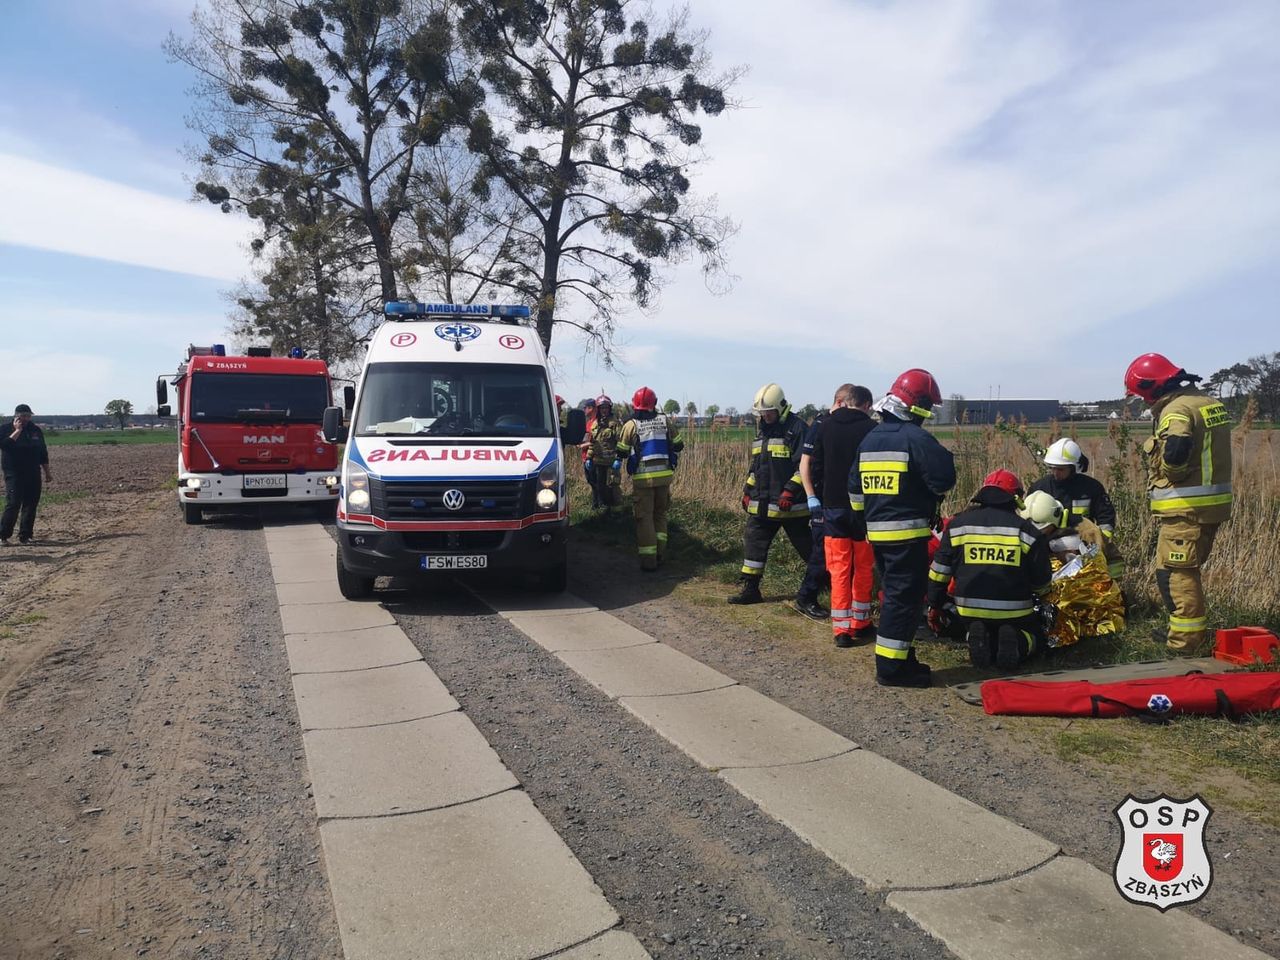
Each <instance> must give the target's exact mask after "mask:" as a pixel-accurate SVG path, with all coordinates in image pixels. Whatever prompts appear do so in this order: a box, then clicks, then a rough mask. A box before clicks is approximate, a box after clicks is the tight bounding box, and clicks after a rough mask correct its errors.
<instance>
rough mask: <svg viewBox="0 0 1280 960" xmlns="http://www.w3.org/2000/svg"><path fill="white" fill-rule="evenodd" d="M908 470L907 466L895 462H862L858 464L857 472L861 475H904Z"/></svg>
mask: <svg viewBox="0 0 1280 960" xmlns="http://www.w3.org/2000/svg"><path fill="white" fill-rule="evenodd" d="M909 469H910V467H909V466H908V465H907V464H905V463H899V462H898V461H897V460H863V461H862V462H861V463H859V464H858V470H859V471H861V472H863V473H876V472H877V471H879V472H883V473H906V472H907V471H908V470H909Z"/></svg>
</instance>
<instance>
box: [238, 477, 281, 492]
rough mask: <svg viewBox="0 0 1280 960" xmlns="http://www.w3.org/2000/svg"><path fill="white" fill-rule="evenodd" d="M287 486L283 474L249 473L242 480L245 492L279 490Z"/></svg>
mask: <svg viewBox="0 0 1280 960" xmlns="http://www.w3.org/2000/svg"><path fill="white" fill-rule="evenodd" d="M287 484H288V481H287V480H286V479H285V475H284V474H283V473H251V474H248V475H246V476H245V478H244V488H245V489H246V490H279V489H280V488H282V487H284V486H286V485H287Z"/></svg>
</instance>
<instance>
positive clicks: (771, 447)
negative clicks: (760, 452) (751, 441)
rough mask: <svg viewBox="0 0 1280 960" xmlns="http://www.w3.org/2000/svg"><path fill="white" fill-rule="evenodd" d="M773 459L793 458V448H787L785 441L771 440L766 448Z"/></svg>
mask: <svg viewBox="0 0 1280 960" xmlns="http://www.w3.org/2000/svg"><path fill="white" fill-rule="evenodd" d="M765 449H767V450H768V451H769V456H771V457H789V456H791V448H790V447H788V446H787V441H785V440H770V441H769V443H768V445H767V446H766V448H765Z"/></svg>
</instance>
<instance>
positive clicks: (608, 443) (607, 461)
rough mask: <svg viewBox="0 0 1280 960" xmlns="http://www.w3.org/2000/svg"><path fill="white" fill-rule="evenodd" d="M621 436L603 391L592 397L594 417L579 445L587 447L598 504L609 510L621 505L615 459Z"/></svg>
mask: <svg viewBox="0 0 1280 960" xmlns="http://www.w3.org/2000/svg"><path fill="white" fill-rule="evenodd" d="M621 437H622V422H621V421H620V420H618V418H617V417H616V416H614V414H613V401H612V400H611V399H609V397H607V396H605V395H603V394H602V395H601V396H598V397H596V419H595V422H594V423H593V424H592V425H591V429H590V430H589V431H588V432H587V439H586V441H585V442H584V443H583V447H585V448H586V450H587V462H586V469H587V472H588V473H589V474H590V475H591V476H592V477H594V479H595V483H594V488H595V491H596V495H597V496H598V497H599V500H600V505H601V506H603V507H604V508H605V509H607V510H608V511H609V512H610V513H612V512H613V510H614V508H615V507H620V506H622V470H621V462H620V461H619V458H618V440H619V439H621ZM615 464H616V466H615Z"/></svg>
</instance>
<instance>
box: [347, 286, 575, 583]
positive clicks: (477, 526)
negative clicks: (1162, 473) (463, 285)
mask: <svg viewBox="0 0 1280 960" xmlns="http://www.w3.org/2000/svg"><path fill="white" fill-rule="evenodd" d="M385 313H386V315H387V318H388V319H387V321H386V322H385V323H383V325H382V326H381V327H380V328H379V329H378V331H377V332H376V333H375V334H374V336H373V339H372V340H371V342H370V344H369V351H368V354H367V355H366V357H365V361H364V369H363V371H362V372H361V375H360V382H359V384H358V386H357V388H356V395H355V404H354V407H353V409H352V410H351V413H350V417H349V422H348V423H346V424H345V425H344V424H343V418H342V415H343V411H342V410H341V409H340V408H338V407H330V408H328V409H327V410H326V411H325V418H324V430H323V432H324V435H325V437H326V438H327V439H331V440H333V441H334V442H342V441H343V440H345V441H346V453H345V456H344V458H343V461H342V465H341V473H340V485H339V493H338V509H337V534H338V552H337V572H338V587H339V590H340V591H341V593H342V595H343V596H344V597H346V598H347V599H349V600H354V599H359V598H361V597H366V596H368V595H369V594H370V593H371V591H372V590H373V585H374V579H375V578H376V577H379V576H398V575H406V574H412V573H420V572H425V573H435V572H450V571H452V572H457V571H472V570H496V571H499V572H502V573H510V574H512V575H514V576H516V577H519V578H521V579H523V578H525V576H526V575H527V576H528V578H529V579H531V580H533V581H535V582H536V583H537V584H538V585H540V586H541V587H542V588H544V589H546V590H549V591H557V592H558V591H562V590H564V588H565V585H566V578H567V552H566V534H567V530H568V525H569V507H568V497H567V494H566V490H565V458H566V453H565V450H566V448H570V451H571V456H572V457H573V460H574V462H576V450H573V448H575V447H576V446H577V445H578V444H579V443H581V442H582V438H583V434H584V432H585V421H584V415H583V413H582V411H581V410H571V411H570V412H569V417H568V422H567V424H566V425H565V426H564V427H562V426H561V424H560V422H559V417H558V411H557V410H556V405H555V394H554V392H553V391H552V389H551V378H550V375H549V372H548V369H547V356H546V353H545V352H544V351H543V348H542V341H541V340H540V339H539V337H538V333H537V331H536V330H535V329H534V328H533V327H532V326H530V325H529V308H528V307H525V306H502V305H496V304H494V305H490V304H447V303H446V304H424V303H388V304H387V305H386V307H385Z"/></svg>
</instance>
